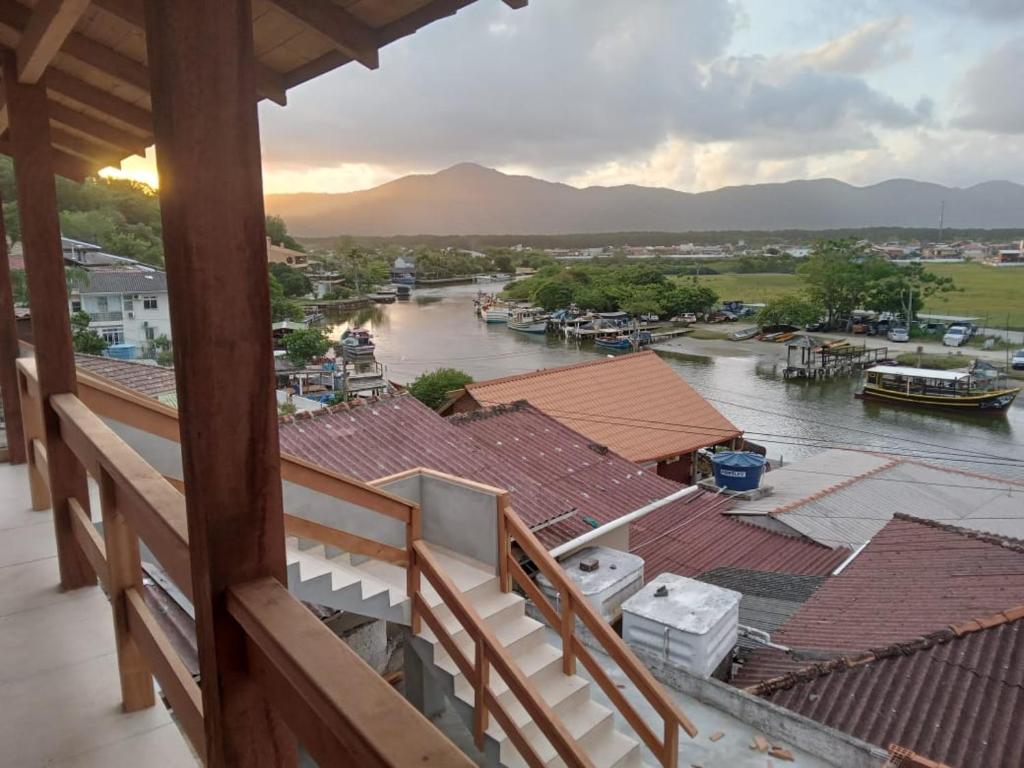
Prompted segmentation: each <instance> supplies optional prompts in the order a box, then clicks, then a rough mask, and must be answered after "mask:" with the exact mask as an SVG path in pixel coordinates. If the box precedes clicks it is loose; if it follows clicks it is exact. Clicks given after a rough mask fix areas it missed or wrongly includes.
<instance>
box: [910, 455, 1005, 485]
mask: <svg viewBox="0 0 1024 768" xmlns="http://www.w3.org/2000/svg"><path fill="white" fill-rule="evenodd" d="M900 462H901V463H903V464H917V465H918V466H921V467H927V468H928V469H935V470H939V471H940V472H955V473H957V474H958V475H965V476H967V477H976V478H978V479H979V480H992V481H994V482H997V483H1009V484H1010V485H1019V486H1021V487H1022V488H1024V482H1021V481H1020V480H1011V479H1010V478H1008V477H999V476H997V475H985V474H982V473H981V472H973V471H971V470H969V469H957V468H956V467H944V466H942V465H941V464H931V463H929V462H927V461H921V460H920V459H900Z"/></svg>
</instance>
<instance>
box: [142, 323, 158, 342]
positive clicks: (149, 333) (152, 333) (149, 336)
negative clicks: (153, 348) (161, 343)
mask: <svg viewBox="0 0 1024 768" xmlns="http://www.w3.org/2000/svg"><path fill="white" fill-rule="evenodd" d="M142 330H144V331H145V332H146V341H153V339H155V338H156V328H154V327H153V326H152V325H147V326H146V327H145V328H143V329H142Z"/></svg>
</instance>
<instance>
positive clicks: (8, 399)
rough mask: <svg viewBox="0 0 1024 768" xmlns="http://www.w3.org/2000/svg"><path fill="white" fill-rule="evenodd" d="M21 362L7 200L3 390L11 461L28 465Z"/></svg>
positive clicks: (0, 301)
mask: <svg viewBox="0 0 1024 768" xmlns="http://www.w3.org/2000/svg"><path fill="white" fill-rule="evenodd" d="M4 109H6V107H4ZM17 359H18V322H17V320H16V319H15V317H14V293H13V291H12V290H11V265H10V260H9V258H8V255H7V229H6V227H5V226H4V206H3V200H0V389H2V390H3V396H4V428H5V429H6V430H7V451H8V460H9V461H10V462H11V464H24V463H25V432H24V430H23V429H22V426H21V398H20V397H19V394H18V364H17V362H16V361H17Z"/></svg>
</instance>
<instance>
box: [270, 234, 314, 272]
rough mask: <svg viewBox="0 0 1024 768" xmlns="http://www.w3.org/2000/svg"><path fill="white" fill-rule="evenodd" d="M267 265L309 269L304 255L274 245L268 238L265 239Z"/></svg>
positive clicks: (300, 252)
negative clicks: (284, 265) (285, 265)
mask: <svg viewBox="0 0 1024 768" xmlns="http://www.w3.org/2000/svg"><path fill="white" fill-rule="evenodd" d="M267 263H268V264H287V265H288V266H289V267H292V268H293V269H308V268H309V261H308V259H307V257H306V254H305V253H303V252H302V251H296V250H293V249H291V248H285V247H284V246H283V245H274V244H273V243H272V242H270V237H267Z"/></svg>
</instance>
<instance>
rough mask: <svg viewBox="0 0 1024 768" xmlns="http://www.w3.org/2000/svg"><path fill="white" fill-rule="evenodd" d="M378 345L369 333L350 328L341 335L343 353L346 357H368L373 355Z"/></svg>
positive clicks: (360, 329)
mask: <svg viewBox="0 0 1024 768" xmlns="http://www.w3.org/2000/svg"><path fill="white" fill-rule="evenodd" d="M376 348H377V347H376V345H375V344H374V343H373V336H372V335H371V334H370V332H369V331H367V330H364V329H362V328H350V329H348V330H346V331H345V332H344V333H343V334H341V352H342V354H343V355H344V356H345V357H348V358H353V357H366V356H368V355H373V352H374V350H375V349H376Z"/></svg>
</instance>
